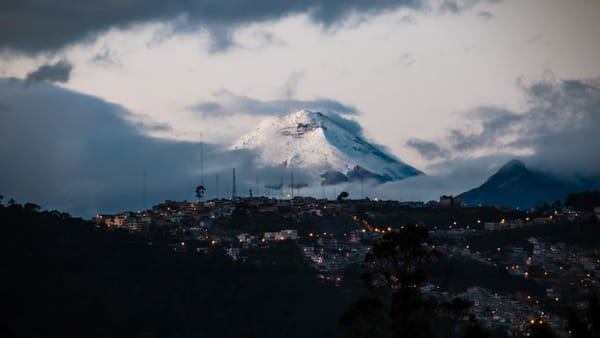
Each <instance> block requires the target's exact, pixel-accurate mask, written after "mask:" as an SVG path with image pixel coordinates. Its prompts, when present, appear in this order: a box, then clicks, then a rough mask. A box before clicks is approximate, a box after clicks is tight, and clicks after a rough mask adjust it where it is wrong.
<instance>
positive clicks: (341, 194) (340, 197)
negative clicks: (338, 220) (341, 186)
mask: <svg viewBox="0 0 600 338" xmlns="http://www.w3.org/2000/svg"><path fill="white" fill-rule="evenodd" d="M348 196H350V194H348V193H347V192H346V191H342V192H341V193H340V194H339V195H338V197H337V200H338V202H341V201H344V200H345V199H346V198H348Z"/></svg>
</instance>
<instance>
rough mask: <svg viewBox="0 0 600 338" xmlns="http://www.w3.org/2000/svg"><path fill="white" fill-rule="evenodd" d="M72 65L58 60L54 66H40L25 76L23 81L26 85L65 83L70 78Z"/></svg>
mask: <svg viewBox="0 0 600 338" xmlns="http://www.w3.org/2000/svg"><path fill="white" fill-rule="evenodd" d="M71 70H73V65H71V63H69V62H68V61H67V60H60V61H58V62H56V63H55V64H46V65H41V66H40V67H39V68H38V69H36V70H34V71H33V72H31V73H28V74H27V77H26V78H25V81H27V83H34V82H43V81H47V82H61V83H66V82H68V81H69V78H70V76H71Z"/></svg>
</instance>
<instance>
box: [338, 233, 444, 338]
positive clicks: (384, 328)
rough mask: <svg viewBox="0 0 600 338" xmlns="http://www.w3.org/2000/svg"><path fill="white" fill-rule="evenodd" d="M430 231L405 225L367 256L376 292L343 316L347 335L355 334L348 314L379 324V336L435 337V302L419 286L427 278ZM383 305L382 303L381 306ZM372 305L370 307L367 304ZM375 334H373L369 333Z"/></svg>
mask: <svg viewBox="0 0 600 338" xmlns="http://www.w3.org/2000/svg"><path fill="white" fill-rule="evenodd" d="M428 238H429V233H428V232H427V229H425V228H424V227H419V226H418V225H405V226H403V227H402V228H401V229H400V230H398V231H394V232H388V233H386V234H385V235H384V236H383V237H382V239H381V240H380V241H379V242H377V243H376V244H375V245H374V246H373V248H372V249H371V251H370V252H369V253H368V254H367V255H366V257H365V270H366V271H365V273H364V274H363V279H364V280H365V282H366V283H367V287H368V288H369V290H370V291H371V293H372V294H373V296H374V297H373V298H372V300H371V301H368V300H361V301H358V302H356V303H354V304H353V305H352V307H351V308H350V310H348V311H347V312H346V313H344V315H343V316H342V320H341V321H340V325H341V326H342V332H343V333H344V334H343V337H355V336H356V335H353V334H349V333H348V332H356V331H355V330H354V331H353V330H352V329H351V327H352V326H348V322H349V321H348V320H344V319H345V318H346V319H347V318H348V317H350V318H353V320H354V321H355V322H356V321H359V322H360V321H363V322H367V323H370V324H369V325H367V326H365V327H372V326H373V325H376V326H377V327H378V329H379V330H381V332H380V333H379V334H378V335H376V336H377V337H413V338H419V337H431V332H430V328H429V326H430V319H431V315H432V312H433V309H434V306H433V303H432V302H429V301H427V300H425V299H423V297H422V295H421V291H420V289H419V286H420V285H421V283H422V282H423V281H424V273H423V272H422V266H423V264H424V263H425V262H427V261H428V260H429V259H430V258H431V255H430V252H429V250H428V248H427V246H426V245H425V244H426V242H427V240H428ZM378 304H380V306H379V305H378ZM367 305H369V306H367ZM365 336H373V335H365Z"/></svg>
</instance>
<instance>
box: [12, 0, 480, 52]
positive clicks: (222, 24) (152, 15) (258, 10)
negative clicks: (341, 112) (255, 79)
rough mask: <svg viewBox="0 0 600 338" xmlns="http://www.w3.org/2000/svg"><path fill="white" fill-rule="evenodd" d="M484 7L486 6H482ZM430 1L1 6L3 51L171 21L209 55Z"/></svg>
mask: <svg viewBox="0 0 600 338" xmlns="http://www.w3.org/2000/svg"><path fill="white" fill-rule="evenodd" d="M479 1H480V0H461V1H458V0H454V1H450V0H444V1H443V2H442V4H441V7H442V8H443V9H444V10H448V11H450V12H454V13H456V12H460V11H463V10H466V9H469V8H471V7H473V6H474V5H475V4H476V3H477V2H479ZM482 1H483V0H482ZM432 3H433V4H435V3H436V1H431V0H370V1H364V0H297V1H291V0H284V1H273V0H257V1H252V2H248V1H241V0H236V1H221V0H166V1H165V0H128V1H100V2H95V3H93V4H90V3H87V2H81V1H68V0H56V1H52V2H51V3H47V2H40V1H36V0H22V1H17V2H15V1H9V2H6V1H4V2H2V4H1V5H0V13H2V14H0V15H1V16H2V18H3V20H2V30H0V42H1V45H0V48H8V49H11V50H17V51H20V52H25V53H38V52H42V51H53V50H57V49H60V48H62V47H65V46H67V45H69V44H71V43H74V42H79V41H83V40H86V39H93V38H94V36H95V35H96V34H98V33H100V32H103V31H106V30H108V29H110V28H112V27H118V28H126V27H128V26H131V25H133V24H137V23H145V22H151V21H172V22H175V23H176V27H174V29H175V30H176V31H180V30H186V31H189V30H195V29H198V28H203V29H206V30H208V31H209V32H210V34H211V36H212V43H211V46H210V49H211V50H212V51H220V50H223V49H227V48H229V47H230V46H231V45H232V43H233V40H232V38H231V32H232V31H233V30H235V29H236V28H238V27H240V26H243V25H247V24H251V23H256V22H264V21H269V20H277V19H280V18H283V17H287V16H291V15H297V14H307V15H309V16H310V18H311V19H312V20H313V21H314V22H315V23H317V24H319V25H322V26H324V27H331V26H333V25H336V24H338V23H340V22H342V21H343V20H345V19H347V18H348V17H349V16H351V15H353V14H355V15H358V16H361V17H365V16H371V15H377V14H379V13H382V12H385V11H388V10H394V9H396V8H401V7H402V8H410V9H416V10H423V9H429V8H431V7H433V4H432Z"/></svg>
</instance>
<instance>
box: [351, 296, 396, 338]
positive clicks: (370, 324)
mask: <svg viewBox="0 0 600 338" xmlns="http://www.w3.org/2000/svg"><path fill="white" fill-rule="evenodd" d="M385 321H386V316H385V312H384V310H383V304H381V302H380V301H379V300H378V299H375V298H363V299H360V300H358V301H356V302H355V303H354V304H352V305H351V306H350V309H348V310H347V311H346V312H344V313H343V314H342V316H341V317H340V327H341V329H342V332H341V335H342V337H347V338H371V337H372V338H379V337H385V336H386V331H385V326H386V323H385Z"/></svg>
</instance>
